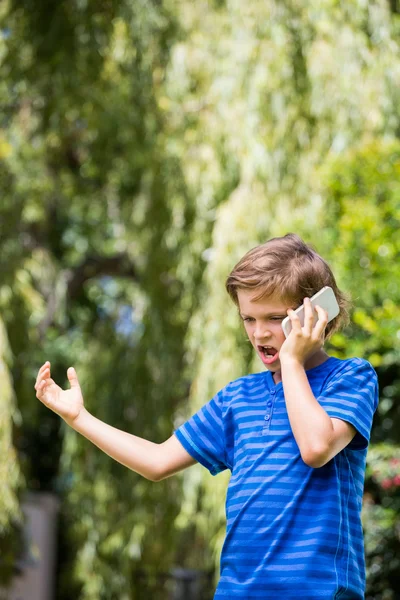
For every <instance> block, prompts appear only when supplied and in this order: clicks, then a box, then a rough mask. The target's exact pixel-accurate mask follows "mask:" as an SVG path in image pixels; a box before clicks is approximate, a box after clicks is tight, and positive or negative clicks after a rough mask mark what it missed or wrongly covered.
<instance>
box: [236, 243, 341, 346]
mask: <svg viewBox="0 0 400 600" xmlns="http://www.w3.org/2000/svg"><path fill="white" fill-rule="evenodd" d="M326 285H328V286H330V287H331V288H332V289H333V291H334V294H335V296H336V300H337V301H338V304H339V308H340V312H339V314H338V316H337V317H336V318H335V319H333V320H332V321H331V322H330V323H328V325H327V327H326V330H325V339H328V338H329V337H331V336H332V335H333V333H335V332H336V331H339V330H340V329H342V328H343V327H344V326H345V325H346V324H347V323H348V321H349V316H348V315H349V308H350V300H349V298H348V296H347V295H346V294H344V293H343V292H341V291H340V290H339V288H338V286H337V284H336V280H335V277H334V275H333V273H332V270H331V268H330V266H329V265H328V263H327V262H326V261H325V260H324V259H323V258H322V257H321V256H320V255H319V254H318V253H317V252H316V251H315V250H314V249H313V248H312V247H311V246H309V245H307V244H306V243H305V242H303V240H302V239H301V238H300V237H299V236H298V235H296V234H294V233H288V234H286V235H284V236H283V237H276V238H273V239H271V240H269V241H268V242H266V243H265V244H261V245H260V246H257V247H256V248H253V249H252V250H250V251H249V252H247V254H245V255H244V257H243V258H242V259H241V260H240V261H239V262H238V264H237V265H236V266H235V267H234V268H233V270H232V272H231V273H230V275H229V276H228V278H227V280H226V289H227V292H228V294H229V295H230V297H231V298H232V300H233V301H234V302H235V304H236V305H237V306H238V305H239V303H238V295H237V290H238V289H243V290H254V291H255V292H256V293H255V295H254V300H259V299H261V298H264V297H269V296H275V297H277V296H278V297H279V298H280V299H281V300H283V301H284V302H287V303H288V305H290V306H291V307H292V308H297V306H300V305H301V304H302V303H303V299H304V298H307V297H308V298H310V297H311V296H313V295H314V294H316V293H317V292H318V291H319V290H320V289H321V288H323V287H324V286H326Z"/></svg>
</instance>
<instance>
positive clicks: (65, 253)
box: [0, 0, 211, 600]
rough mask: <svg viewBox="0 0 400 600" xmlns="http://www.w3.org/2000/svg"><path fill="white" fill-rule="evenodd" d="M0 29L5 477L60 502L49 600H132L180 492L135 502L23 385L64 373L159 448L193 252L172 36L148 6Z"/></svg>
mask: <svg viewBox="0 0 400 600" xmlns="http://www.w3.org/2000/svg"><path fill="white" fill-rule="evenodd" d="M1 17H2V26H3V37H2V39H1V44H2V45H1V58H2V62H1V67H0V70H1V75H2V77H1V81H2V83H1V90H0V91H1V93H2V94H3V97H4V99H5V100H6V101H5V102H4V103H3V110H2V113H1V124H2V131H1V138H0V140H1V144H2V145H1V146H0V150H1V152H2V165H1V167H2V169H1V176H2V178H3V181H4V182H5V185H4V186H3V198H2V204H1V206H0V227H1V232H2V235H1V240H0V244H1V250H2V252H1V264H2V270H3V272H4V273H5V276H4V277H3V279H2V282H1V286H2V287H1V290H0V292H1V293H0V298H1V308H2V311H3V315H4V321H5V326H6V330H7V335H8V338H9V341H10V349H11V356H12V365H11V372H12V375H13V385H14V391H15V394H16V396H17V398H18V406H19V409H20V413H21V416H22V423H19V426H18V427H17V428H16V435H15V442H16V444H17V447H18V450H19V459H20V463H21V465H22V469H23V472H24V474H25V476H26V480H27V485H28V487H29V488H31V489H39V490H49V489H50V490H56V491H58V492H59V493H61V494H62V495H63V497H64V500H65V502H64V504H63V512H62V515H61V516H62V526H61V528H60V530H61V532H62V534H64V532H66V531H67V535H62V537H61V544H62V552H60V557H61V561H62V562H61V565H60V568H61V575H60V578H59V579H60V584H59V588H58V591H57V597H59V598H61V597H66V598H70V597H71V595H73V596H76V597H81V598H87V599H89V598H93V599H96V600H98V599H99V598H115V597H118V598H121V599H122V598H134V597H140V596H139V595H140V593H142V591H143V590H141V591H137V590H136V588H137V587H138V574H137V571H138V569H139V568H143V566H145V567H149V568H151V567H152V568H153V570H154V569H155V568H157V570H158V571H162V570H165V569H167V568H168V567H169V566H170V564H171V562H172V560H173V558H174V556H175V547H176V546H177V544H173V543H172V542H173V540H174V539H176V534H175V533H174V519H175V517H176V515H177V513H178V511H179V506H180V493H179V490H180V487H181V482H180V481H179V480H178V479H175V480H171V481H169V482H166V483H161V484H160V485H157V486H155V485H149V483H148V482H145V481H144V480H141V479H140V478H139V477H135V476H133V475H132V474H131V473H129V472H128V471H127V470H124V469H123V468H122V467H120V465H117V464H114V463H112V461H111V460H110V459H109V458H108V457H106V456H105V455H102V454H101V453H100V452H99V451H98V450H97V449H96V448H94V447H90V445H89V444H88V443H87V442H86V441H84V440H82V439H78V438H77V436H76V435H75V434H74V433H73V432H71V431H68V432H66V431H65V430H64V428H63V427H62V426H61V427H60V422H59V420H58V419H57V418H54V416H53V415H51V414H50V413H48V412H47V411H45V410H44V408H43V407H41V406H40V405H39V403H38V401H37V400H36V399H35V395H34V390H33V384H34V378H35V374H36V371H37V368H38V367H39V365H40V364H41V363H42V362H43V361H44V360H45V359H50V360H51V362H52V369H53V375H54V378H55V379H56V380H58V381H59V382H60V384H65V371H66V368H67V367H68V366H69V365H70V364H74V365H75V366H76V369H77V371H78V373H79V374H80V376H81V379H82V384H83V389H84V392H85V399H86V402H87V405H88V407H89V409H90V410H93V412H94V413H95V414H96V415H97V416H99V417H100V418H103V419H105V420H107V421H108V422H110V423H112V424H113V425H115V426H117V427H121V428H124V429H128V430H129V429H130V428H132V431H133V432H135V433H137V434H139V435H142V436H144V437H148V438H151V439H154V440H155V441H161V440H162V439H165V438H166V437H168V436H169V435H170V434H171V432H172V430H173V419H174V415H175V411H176V407H177V405H178V404H179V403H180V402H181V400H182V398H184V397H185V396H186V393H187V387H188V381H187V379H186V378H185V377H183V376H182V372H183V371H184V365H185V350H184V347H183V343H182V340H183V337H184V333H185V331H186V327H187V321H188V318H189V304H188V301H187V298H188V296H190V293H191V289H192V288H193V281H195V280H196V279H197V280H198V279H199V277H200V274H201V270H202V265H203V261H202V260H201V259H199V255H200V253H201V248H200V247H199V246H198V245H197V247H193V248H190V250H188V251H186V252H185V261H184V262H183V264H182V265H181V262H180V261H181V255H182V247H183V245H184V244H187V240H188V238H190V235H191V232H192V230H193V227H194V224H193V223H194V217H195V214H196V206H195V202H194V199H193V196H192V195H191V194H189V193H188V192H187V186H186V182H185V179H184V177H183V175H182V173H181V171H182V169H181V165H180V162H179V159H178V157H177V155H176V153H175V152H174V151H173V148H169V147H168V144H170V143H171V140H172V138H171V136H170V135H169V132H168V130H169V123H168V122H167V120H166V117H165V115H164V114H163V111H162V109H161V108H160V106H161V105H162V103H163V97H164V91H163V86H164V77H165V69H166V64H167V62H168V58H169V49H170V45H171V44H172V43H173V41H174V40H175V38H176V36H177V35H178V32H179V27H178V24H177V21H176V18H175V16H174V13H173V11H172V8H171V7H168V6H167V5H165V6H163V5H160V3H158V2H154V3H148V2H147V3H146V4H144V5H143V6H142V5H140V4H139V3H136V2H128V1H126V2H106V3H101V4H100V5H99V4H97V3H90V2H88V3H82V2H73V3H71V2H67V1H65V2H58V3H57V4H55V5H50V4H48V3H45V4H43V3H42V4H40V5H39V6H36V5H35V6H34V5H33V3H31V2H29V1H21V2H19V1H17V0H15V1H12V0H10V1H9V2H6V3H4V4H3V5H2V7H1ZM210 229H211V224H209V225H208V227H206V229H205V231H204V232H203V239H204V240H205V245H206V246H207V245H208V243H207V236H209V233H207V232H208V231H209V230H210ZM5 381H6V380H5ZM11 391H12V390H11ZM11 391H10V394H11ZM11 398H12V396H10V401H11ZM6 399H7V396H6V395H4V402H6ZM6 417H8V418H9V417H10V409H8V412H7V413H6ZM1 436H2V440H4V445H7V444H9V443H10V440H9V437H10V436H9V429H6V428H5V429H4V430H2V431H1ZM10 452H11V449H9V450H8V453H10ZM11 464H12V462H11ZM14 464H15V461H14ZM10 468H11V467H10ZM16 471H17V467H16V466H15V468H14V470H13V473H14V472H16ZM10 485H11V486H14V487H12V490H14V491H15V489H14V488H15V486H16V484H15V482H14V481H13V480H12V479H11V480H10ZM12 498H13V497H12V495H11V492H10V495H9V502H8V503H9V505H10V506H9V508H10V510H11V509H12V510H13V511H14V516H16V515H17V514H18V512H17V503H16V502H15V500H14V504H12V502H11V500H12ZM142 585H143V584H142ZM149 585H150V584H149ZM154 589H155V588H154ZM149 593H152V592H149ZM163 593H164V591H162V592H161V594H163ZM154 597H155V596H154Z"/></svg>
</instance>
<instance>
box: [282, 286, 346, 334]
mask: <svg viewBox="0 0 400 600" xmlns="http://www.w3.org/2000/svg"><path fill="white" fill-rule="evenodd" d="M310 300H311V306H312V307H313V308H314V306H315V305H316V304H318V306H320V307H321V308H323V309H324V310H326V312H327V313H328V323H329V321H332V319H334V318H335V317H337V316H338V314H339V312H340V308H339V305H338V303H337V300H336V297H335V294H334V292H333V289H332V288H331V287H329V286H325V287H323V288H322V289H321V290H319V292H317V293H316V294H315V295H314V296H313V297H312V298H310ZM294 312H295V313H296V314H297V315H298V317H299V319H300V323H301V326H303V325H304V305H303V304H302V305H301V306H299V307H298V308H296V310H295V311H294ZM313 313H314V323H313V327H314V325H315V323H316V322H317V321H318V313H317V312H316V311H315V310H313ZM282 329H283V333H284V334H285V336H286V337H287V336H288V335H289V333H290V332H291V330H292V322H291V320H290V317H286V318H285V319H283V321H282Z"/></svg>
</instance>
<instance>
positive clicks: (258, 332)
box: [254, 325, 271, 345]
mask: <svg viewBox="0 0 400 600" xmlns="http://www.w3.org/2000/svg"><path fill="white" fill-rule="evenodd" d="M270 337H271V332H270V331H269V329H268V327H266V326H265V325H264V326H262V325H261V326H257V327H256V328H255V330H254V340H255V342H257V343H258V344H260V345H262V342H263V341H264V342H266V341H267V340H268V339H269V338H270Z"/></svg>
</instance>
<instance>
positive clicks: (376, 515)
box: [363, 444, 400, 600]
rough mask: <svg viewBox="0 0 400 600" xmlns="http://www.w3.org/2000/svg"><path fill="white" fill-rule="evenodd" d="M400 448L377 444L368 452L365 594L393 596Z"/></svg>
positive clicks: (398, 550) (399, 549)
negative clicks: (366, 583)
mask: <svg viewBox="0 0 400 600" xmlns="http://www.w3.org/2000/svg"><path fill="white" fill-rule="evenodd" d="M399 473H400V448H399V446H393V445H388V444H377V445H375V446H374V447H372V448H371V449H370V451H369V453H368V467H367V484H366V493H365V501H364V507H363V524H364V530H365V550H366V560H367V581H368V587H367V593H366V597H367V598H368V597H376V596H377V597H379V598H382V599H385V600H394V598H395V597H396V595H395V594H396V591H397V590H398V589H399V567H400V559H399V556H400V519H399V513H400V474H399Z"/></svg>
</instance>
